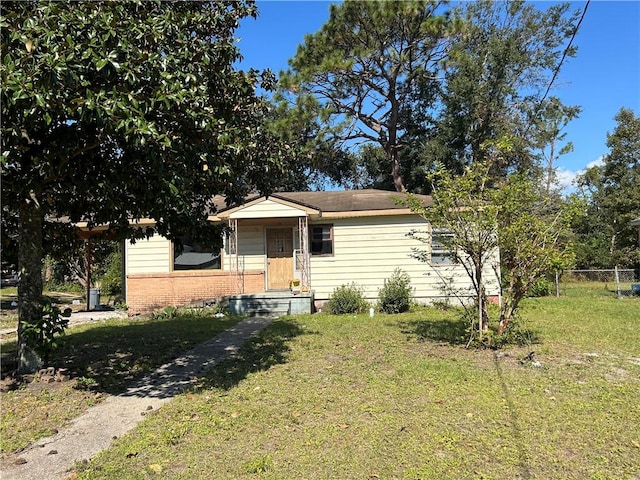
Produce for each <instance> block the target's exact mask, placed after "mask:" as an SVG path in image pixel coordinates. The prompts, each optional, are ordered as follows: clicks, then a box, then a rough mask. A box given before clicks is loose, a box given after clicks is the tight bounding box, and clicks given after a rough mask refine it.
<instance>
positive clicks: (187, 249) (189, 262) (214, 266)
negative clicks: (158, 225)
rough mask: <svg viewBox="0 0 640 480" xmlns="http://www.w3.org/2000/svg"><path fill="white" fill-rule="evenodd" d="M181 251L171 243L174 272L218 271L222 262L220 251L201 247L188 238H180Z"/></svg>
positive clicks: (176, 245) (175, 244)
mask: <svg viewBox="0 0 640 480" xmlns="http://www.w3.org/2000/svg"><path fill="white" fill-rule="evenodd" d="M180 240H181V242H182V249H180V248H179V246H178V243H176V242H174V243H173V269H174V270H220V269H221V268H222V260H221V255H220V250H211V249H207V248H203V247H201V246H200V245H199V244H198V243H196V242H194V241H193V240H192V239H191V238H189V237H180Z"/></svg>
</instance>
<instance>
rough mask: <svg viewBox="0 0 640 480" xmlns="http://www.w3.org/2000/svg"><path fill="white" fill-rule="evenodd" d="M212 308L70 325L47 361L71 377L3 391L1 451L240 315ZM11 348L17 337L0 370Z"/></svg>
mask: <svg viewBox="0 0 640 480" xmlns="http://www.w3.org/2000/svg"><path fill="white" fill-rule="evenodd" d="M212 313H213V312H209V313H207V311H206V310H204V311H197V310H178V312H177V313H176V315H174V316H170V317H164V318H156V319H153V318H149V317H140V318H132V319H125V320H122V319H112V320H106V321H104V322H100V323H91V324H84V325H79V326H76V327H71V328H69V330H68V331H67V334H66V336H65V342H64V347H63V348H61V349H60V350H59V351H57V352H56V354H55V355H54V358H53V359H52V362H51V363H52V365H53V366H55V367H57V368H61V367H64V368H68V369H69V371H70V373H71V376H72V378H73V379H74V380H73V381H71V382H62V383H52V384H41V383H38V382H34V383H31V384H28V385H25V386H23V387H22V388H20V389H18V390H14V391H10V392H6V393H3V394H2V397H1V400H2V412H1V420H2V422H1V424H0V452H3V453H6V452H11V451H15V450H16V449H19V448H22V447H24V446H26V445H28V444H29V443H30V442H33V441H35V440H37V439H38V438H41V437H43V436H46V435H49V434H51V432H53V431H55V430H56V429H60V428H61V427H62V426H64V425H65V424H66V423H67V422H68V421H69V420H71V419H73V418H74V417H76V416H78V415H80V414H81V413H82V412H84V411H85V410H86V409H87V408H88V407H89V406H91V405H94V404H95V403H97V402H99V401H101V400H102V399H103V398H105V397H106V395H108V394H117V393H120V392H122V391H124V389H125V388H126V386H127V385H128V384H129V383H130V382H131V381H132V380H134V379H135V378H138V377H140V376H142V375H144V374H147V373H150V372H151V371H153V370H154V369H155V368H157V367H159V366H160V365H163V364H164V363H166V362H168V361H170V360H172V359H173V358H176V357H177V356H179V355H180V354H182V353H184V352H186V351H188V350H189V349H190V348H192V347H193V346H195V345H197V344H199V343H201V342H203V341H205V340H208V339H209V338H212V337H214V336H216V335H217V334H218V333H220V332H221V331H223V330H225V329H227V328H229V327H231V326H233V325H234V324H236V323H237V322H238V321H239V318H238V317H225V318H221V319H218V318H214V317H213V314H212ZM15 349H16V344H15V340H13V341H10V342H6V343H3V345H2V355H3V362H2V368H3V370H4V369H6V368H11V363H10V362H7V361H5V359H6V358H11V357H13V356H15V353H14V352H15ZM13 367H15V365H14V366H13ZM78 387H80V388H78Z"/></svg>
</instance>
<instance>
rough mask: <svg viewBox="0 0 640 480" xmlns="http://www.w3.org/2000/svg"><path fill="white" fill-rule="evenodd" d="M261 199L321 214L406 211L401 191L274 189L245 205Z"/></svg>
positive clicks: (427, 199) (428, 201)
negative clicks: (287, 203)
mask: <svg viewBox="0 0 640 480" xmlns="http://www.w3.org/2000/svg"><path fill="white" fill-rule="evenodd" d="M415 197H417V198H419V199H422V200H423V202H424V205H425V206H429V205H431V204H432V203H433V202H432V199H431V197H430V196H428V195H415ZM260 198H270V199H272V200H273V199H275V200H282V201H285V202H290V203H294V204H297V205H300V206H304V207H307V208H311V209H314V210H319V211H320V212H323V213H330V212H367V211H393V210H398V211H406V210H407V207H406V206H405V205H402V204H401V203H399V201H402V200H404V194H403V193H398V192H390V191H387V190H375V189H367V190H340V191H317V192H276V193H272V194H271V195H269V196H268V197H260V196H255V197H252V198H248V199H247V200H246V202H245V204H247V203H251V202H254V201H256V200H258V199H260ZM230 208H232V207H228V208H222V209H221V210H220V212H222V211H225V210H228V209H230ZM236 208H237V207H236ZM398 213H399V212H398Z"/></svg>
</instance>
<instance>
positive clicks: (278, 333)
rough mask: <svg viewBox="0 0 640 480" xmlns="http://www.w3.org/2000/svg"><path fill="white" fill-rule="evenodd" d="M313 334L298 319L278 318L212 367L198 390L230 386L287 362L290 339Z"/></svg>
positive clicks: (227, 387) (224, 388) (227, 388)
mask: <svg viewBox="0 0 640 480" xmlns="http://www.w3.org/2000/svg"><path fill="white" fill-rule="evenodd" d="M313 334H316V332H312V331H309V330H304V329H303V328H301V327H300V326H299V324H298V323H297V322H296V321H295V319H292V318H282V319H278V320H275V321H274V322H273V323H272V324H271V325H269V326H268V327H267V328H265V329H264V330H262V331H261V332H260V333H259V334H258V335H257V336H255V337H254V338H252V339H250V340H248V341H247V342H246V343H245V344H244V345H243V346H242V347H241V348H240V350H239V351H238V352H237V353H236V354H235V355H233V356H231V357H229V358H227V359H225V360H222V361H221V362H220V363H218V364H217V365H216V366H215V367H214V368H213V369H211V370H209V371H208V372H207V373H206V375H205V376H204V378H203V379H202V380H201V381H200V382H199V384H198V386H197V387H196V390H206V389H212V388H220V389H223V390H229V389H231V388H233V387H234V386H236V385H237V384H238V383H240V382H241V381H242V380H244V379H245V378H246V377H247V376H248V375H249V374H251V373H256V372H261V371H266V370H269V369H270V368H271V367H272V366H274V365H278V364H282V363H286V362H287V359H288V356H287V354H288V353H289V351H290V350H291V349H290V348H289V346H288V345H287V343H288V342H290V341H291V340H292V339H293V338H295V337H297V336H299V335H313Z"/></svg>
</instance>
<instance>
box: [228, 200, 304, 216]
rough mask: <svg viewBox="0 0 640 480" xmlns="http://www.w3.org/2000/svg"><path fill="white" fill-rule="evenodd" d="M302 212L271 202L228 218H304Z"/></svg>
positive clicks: (259, 204)
mask: <svg viewBox="0 0 640 480" xmlns="http://www.w3.org/2000/svg"><path fill="white" fill-rule="evenodd" d="M305 216H306V213H305V212H304V210H300V209H297V208H293V207H290V206H288V205H283V204H281V203H278V202H274V201H273V200H263V201H262V202H259V203H256V204H255V205H251V206H250V207H246V208H242V209H240V210H238V211H237V212H234V213H232V214H231V215H229V217H230V218H278V217H305Z"/></svg>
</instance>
